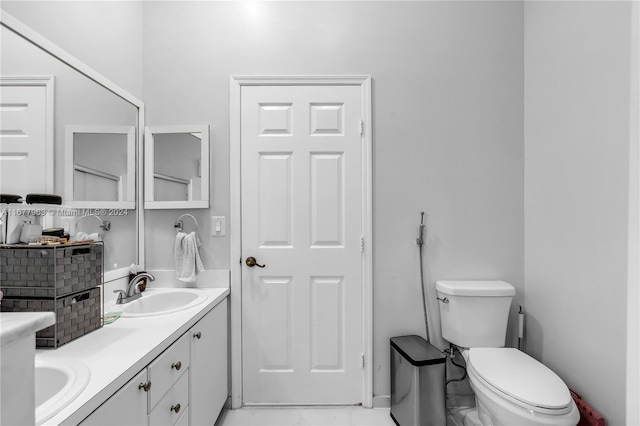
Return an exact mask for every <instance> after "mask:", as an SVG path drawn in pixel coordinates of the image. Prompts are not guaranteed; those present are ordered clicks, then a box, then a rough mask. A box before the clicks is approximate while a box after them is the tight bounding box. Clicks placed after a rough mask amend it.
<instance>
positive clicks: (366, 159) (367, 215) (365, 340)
mask: <svg viewBox="0 0 640 426" xmlns="http://www.w3.org/2000/svg"><path fill="white" fill-rule="evenodd" d="M243 86H358V87H360V91H361V106H362V120H363V124H362V130H363V131H362V165H363V168H362V183H363V199H362V223H363V231H362V232H363V236H364V252H363V266H362V350H363V361H364V368H363V375H362V405H363V406H364V407H366V408H371V407H372V406H373V189H372V184H373V178H372V176H373V173H372V168H373V156H372V147H373V138H372V108H371V76H363V75H355V76H231V80H230V96H229V104H230V111H229V118H230V120H229V122H230V127H229V140H230V147H229V148H230V153H229V165H230V191H229V192H230V202H231V205H230V220H229V224H230V235H229V236H230V244H231V247H230V249H231V251H230V253H231V256H230V257H231V265H230V266H231V295H230V299H231V300H230V307H231V311H230V319H231V321H230V323H231V357H230V361H231V407H232V408H234V409H235V408H240V407H241V406H242V269H241V268H242V233H241V232H242V229H241V222H242V205H241V170H240V166H241V159H240V136H241V135H240V126H241V120H240V114H241V110H240V108H241V91H242V90H241V89H242V87H243Z"/></svg>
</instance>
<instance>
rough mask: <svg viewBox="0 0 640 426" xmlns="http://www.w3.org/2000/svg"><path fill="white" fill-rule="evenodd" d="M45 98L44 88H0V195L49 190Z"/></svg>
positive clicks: (51, 183) (50, 183) (50, 185)
mask: <svg viewBox="0 0 640 426" xmlns="http://www.w3.org/2000/svg"><path fill="white" fill-rule="evenodd" d="M46 95H47V89H46V87H45V86H0V99H2V101H1V103H0V123H2V127H1V128H0V182H1V185H0V192H3V193H10V194H18V195H22V196H25V195H26V194H27V193H29V192H48V190H49V189H50V188H52V187H53V182H47V179H46V178H47V174H46V171H47V170H48V169H50V168H51V165H50V164H47V158H46V152H47V149H46V143H47V134H46V128H47V127H46V126H47V120H48V119H49V120H50V119H51V118H50V117H47V108H46V105H47V97H46ZM49 143H53V142H52V141H49ZM50 161H53V160H50Z"/></svg>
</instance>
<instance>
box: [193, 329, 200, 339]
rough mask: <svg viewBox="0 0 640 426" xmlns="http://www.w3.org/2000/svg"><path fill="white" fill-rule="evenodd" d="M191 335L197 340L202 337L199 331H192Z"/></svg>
mask: <svg viewBox="0 0 640 426" xmlns="http://www.w3.org/2000/svg"><path fill="white" fill-rule="evenodd" d="M193 337H195V338H196V339H198V340H199V339H200V338H201V337H202V333H200V332H199V331H198V332H197V333H193Z"/></svg>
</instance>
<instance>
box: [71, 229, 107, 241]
mask: <svg viewBox="0 0 640 426" xmlns="http://www.w3.org/2000/svg"><path fill="white" fill-rule="evenodd" d="M71 241H102V237H101V236H100V233H99V232H94V233H93V234H87V233H86V232H82V231H80V232H78V233H77V234H76V236H75V237H74V238H72V239H71Z"/></svg>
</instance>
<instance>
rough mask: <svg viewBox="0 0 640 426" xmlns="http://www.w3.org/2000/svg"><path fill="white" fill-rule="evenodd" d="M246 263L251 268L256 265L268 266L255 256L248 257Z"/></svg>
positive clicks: (259, 266)
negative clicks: (260, 262)
mask: <svg viewBox="0 0 640 426" xmlns="http://www.w3.org/2000/svg"><path fill="white" fill-rule="evenodd" d="M245 263H246V264H247V266H248V267H249V268H253V267H254V266H257V267H258V268H264V267H265V266H266V265H261V264H259V263H258V261H257V260H256V258H255V257H247V260H246V261H245Z"/></svg>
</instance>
